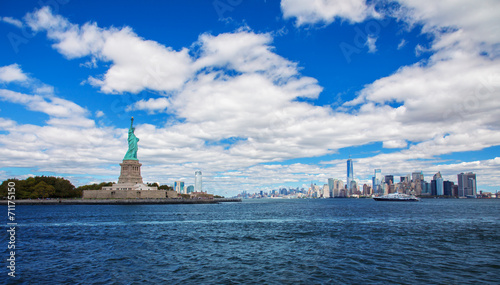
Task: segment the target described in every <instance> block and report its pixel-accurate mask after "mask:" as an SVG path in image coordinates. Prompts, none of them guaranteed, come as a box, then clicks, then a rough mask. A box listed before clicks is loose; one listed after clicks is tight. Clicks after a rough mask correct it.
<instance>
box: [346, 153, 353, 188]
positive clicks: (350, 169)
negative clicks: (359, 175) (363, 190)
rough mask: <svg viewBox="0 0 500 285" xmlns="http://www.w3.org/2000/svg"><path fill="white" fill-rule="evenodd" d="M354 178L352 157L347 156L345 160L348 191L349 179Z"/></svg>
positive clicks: (349, 186)
mask: <svg viewBox="0 0 500 285" xmlns="http://www.w3.org/2000/svg"><path fill="white" fill-rule="evenodd" d="M353 179H354V170H353V166H352V159H351V158H349V159H348V160H347V188H348V189H349V192H351V191H352V189H351V181H353Z"/></svg>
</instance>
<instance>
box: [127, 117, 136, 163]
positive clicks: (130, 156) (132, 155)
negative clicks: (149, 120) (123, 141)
mask: <svg viewBox="0 0 500 285" xmlns="http://www.w3.org/2000/svg"><path fill="white" fill-rule="evenodd" d="M133 125H134V117H132V119H131V122H130V128H129V129H128V150H127V153H126V154H125V157H124V158H123V160H138V159H137V149H138V147H137V142H138V141H139V138H137V137H136V136H135V134H134V131H135V128H134V126H133Z"/></svg>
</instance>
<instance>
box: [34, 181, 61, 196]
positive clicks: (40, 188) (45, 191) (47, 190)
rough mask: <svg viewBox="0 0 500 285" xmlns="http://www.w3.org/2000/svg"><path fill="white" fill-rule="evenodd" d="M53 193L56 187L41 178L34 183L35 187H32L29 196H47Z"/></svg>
mask: <svg viewBox="0 0 500 285" xmlns="http://www.w3.org/2000/svg"><path fill="white" fill-rule="evenodd" d="M55 193H56V188H55V187H54V186H52V185H49V184H47V182H45V181H43V180H42V181H40V182H39V183H38V184H37V185H35V187H33V192H32V193H31V195H30V198H49V197H51V196H53V195H54V194H55Z"/></svg>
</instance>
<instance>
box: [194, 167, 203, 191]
mask: <svg viewBox="0 0 500 285" xmlns="http://www.w3.org/2000/svg"><path fill="white" fill-rule="evenodd" d="M201 176H202V174H201V171H200V170H197V171H196V172H195V173H194V192H202V185H201Z"/></svg>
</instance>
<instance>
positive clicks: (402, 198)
mask: <svg viewBox="0 0 500 285" xmlns="http://www.w3.org/2000/svg"><path fill="white" fill-rule="evenodd" d="M373 200H375V201H399V202H418V201H420V198H418V197H415V196H413V195H407V194H401V193H397V192H396V193H391V194H387V195H384V196H379V197H373Z"/></svg>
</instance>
